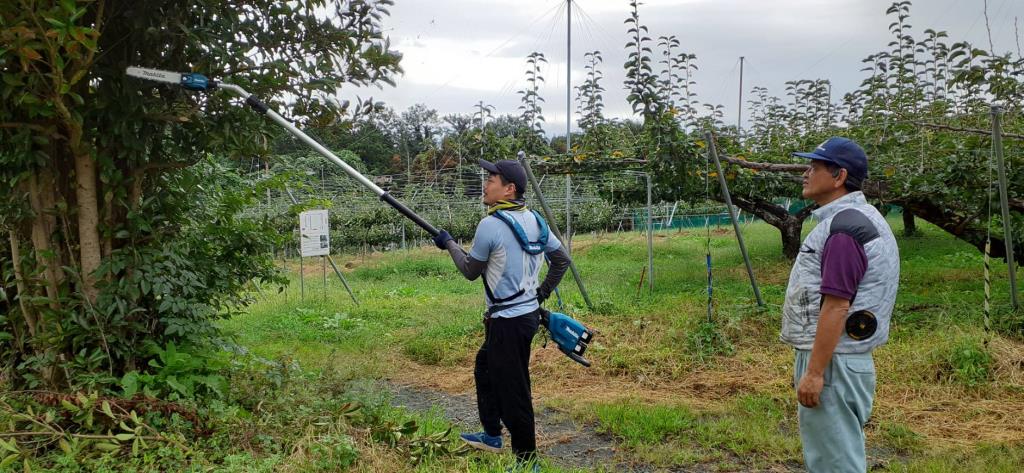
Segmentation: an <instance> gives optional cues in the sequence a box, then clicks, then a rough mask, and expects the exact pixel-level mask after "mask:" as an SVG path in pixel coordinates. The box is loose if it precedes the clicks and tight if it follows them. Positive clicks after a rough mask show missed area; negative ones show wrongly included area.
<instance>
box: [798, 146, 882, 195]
mask: <svg viewBox="0 0 1024 473" xmlns="http://www.w3.org/2000/svg"><path fill="white" fill-rule="evenodd" d="M793 156H800V157H801V158H807V159H816V160H818V161H826V162H830V163H832V164H835V165H837V166H839V167H841V168H843V169H845V170H846V173H847V176H849V178H848V179H849V180H850V183H852V184H857V185H860V184H862V183H863V182H864V179H866V178H867V177H868V155H867V153H865V152H864V148H861V147H860V145H858V144H857V143H856V142H854V141H853V140H851V139H849V138H843V137H839V136H833V137H832V138H829V139H828V140H826V141H825V142H824V143H822V144H820V145H818V147H817V148H815V149H814V151H811V152H810V153H793Z"/></svg>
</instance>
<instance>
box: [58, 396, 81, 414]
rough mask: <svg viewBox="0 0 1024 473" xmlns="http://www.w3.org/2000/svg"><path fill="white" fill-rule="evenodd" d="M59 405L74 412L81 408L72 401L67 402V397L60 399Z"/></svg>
mask: <svg viewBox="0 0 1024 473" xmlns="http://www.w3.org/2000/svg"><path fill="white" fill-rule="evenodd" d="M60 405H61V406H63V407H64V409H67V410H69V411H71V412H75V413H77V412H79V411H81V410H82V409H81V408H79V407H78V406H76V405H74V404H72V403H70V402H68V400H67V399H61V401H60Z"/></svg>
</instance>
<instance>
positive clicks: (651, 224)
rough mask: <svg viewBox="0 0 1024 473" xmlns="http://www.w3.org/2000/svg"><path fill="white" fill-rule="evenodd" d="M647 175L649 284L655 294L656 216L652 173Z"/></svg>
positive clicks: (646, 173)
mask: <svg viewBox="0 0 1024 473" xmlns="http://www.w3.org/2000/svg"><path fill="white" fill-rule="evenodd" d="M644 176H646V177H647V286H648V288H649V289H650V291H651V294H654V216H653V215H651V173H649V172H645V173H644Z"/></svg>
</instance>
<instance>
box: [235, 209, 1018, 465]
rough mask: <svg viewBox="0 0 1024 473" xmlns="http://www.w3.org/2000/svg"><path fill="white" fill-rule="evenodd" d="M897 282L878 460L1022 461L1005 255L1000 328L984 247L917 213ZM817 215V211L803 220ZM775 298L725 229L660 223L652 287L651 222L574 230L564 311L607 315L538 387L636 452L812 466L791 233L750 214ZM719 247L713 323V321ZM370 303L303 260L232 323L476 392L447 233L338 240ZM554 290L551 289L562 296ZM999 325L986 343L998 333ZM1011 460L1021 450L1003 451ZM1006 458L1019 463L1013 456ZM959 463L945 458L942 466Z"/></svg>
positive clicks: (684, 460) (375, 368)
mask: <svg viewBox="0 0 1024 473" xmlns="http://www.w3.org/2000/svg"><path fill="white" fill-rule="evenodd" d="M890 222H891V224H892V226H893V227H894V230H895V231H896V232H897V235H898V239H899V243H900V252H901V261H902V265H901V268H902V270H901V278H900V293H899V298H898V300H897V306H896V310H895V314H894V319H893V327H892V335H891V338H890V341H889V343H888V344H887V345H886V346H885V347H883V348H882V349H880V350H878V351H877V352H876V364H877V366H878V372H879V374H878V383H879V388H878V393H877V399H876V408H875V412H874V416H873V419H872V421H871V422H870V423H869V425H868V428H867V431H868V446H869V452H870V455H871V457H872V460H873V462H874V463H875V464H876V465H879V466H880V468H883V469H889V470H892V471H1019V465H1020V462H1019V461H1018V462H1013V461H1011V460H1013V459H1018V460H1019V459H1020V458H1021V456H1022V455H1024V447H1022V442H1024V433H1022V432H1021V430H1020V428H1019V426H1020V425H1024V374H1022V367H1024V344H1022V343H1021V337H1020V332H1017V333H1016V335H1014V334H1013V332H1012V330H1011V329H1010V328H1011V327H1018V330H1019V327H1020V326H1021V322H1022V321H1024V316H1022V314H1021V313H1020V312H1018V313H1016V314H1014V313H1012V312H1011V311H1010V309H1009V293H1008V291H1009V288H1008V282H1007V271H1006V267H1005V265H1000V264H999V262H998V261H993V263H992V267H993V275H992V279H993V288H992V294H993V324H994V325H995V326H996V327H997V328H999V329H1000V330H1001V331H1002V332H1001V333H1002V334H1003V335H999V334H995V335H993V334H988V333H986V332H985V331H984V329H983V328H982V327H983V323H982V322H983V315H982V304H983V285H982V256H981V255H980V254H979V253H978V252H977V251H976V250H975V249H974V248H972V247H971V246H969V245H967V244H965V243H963V242H960V241H958V240H955V239H953V238H952V237H949V236H948V235H947V234H945V233H944V232H942V231H941V230H939V229H937V228H935V227H932V226H930V225H928V224H925V223H923V222H919V224H918V227H919V230H920V234H919V235H917V236H914V237H908V238H903V237H900V236H899V233H900V232H901V228H900V227H901V225H900V220H899V219H898V218H897V219H890ZM812 226H813V222H810V221H809V222H808V223H807V224H806V225H805V233H806V232H807V231H809V230H810V229H811V228H812ZM742 231H743V233H744V238H745V240H746V243H747V248H748V250H749V253H750V257H751V260H752V265H753V268H754V272H755V275H756V276H757V278H758V284H759V286H760V290H761V293H762V295H763V297H764V300H765V302H766V305H765V307H758V306H757V304H756V302H755V299H754V296H753V291H752V290H751V287H750V282H749V280H748V278H747V274H746V270H745V267H744V264H743V259H742V256H741V254H740V252H739V250H738V248H737V244H736V240H735V236H734V234H733V232H732V229H731V228H729V227H715V228H712V229H711V236H710V244H709V242H708V234H707V231H706V230H705V229H693V230H684V231H677V230H672V231H665V232H658V233H657V234H656V235H655V239H654V240H655V242H654V254H655V258H654V274H653V276H654V290H653V292H652V291H650V290H649V288H648V286H647V278H649V276H650V275H645V276H644V278H645V281H644V283H643V285H642V286H641V285H640V284H639V283H640V277H641V273H642V272H643V268H644V267H645V266H646V264H647V249H646V237H645V236H644V235H643V234H642V233H619V234H599V235H580V236H578V237H577V238H575V239H574V242H573V243H574V244H573V255H574V259H575V261H576V263H577V265H578V267H579V269H580V273H581V274H582V276H583V278H584V281H585V282H586V287H587V290H588V292H589V294H590V298H591V300H592V301H593V302H594V306H595V307H594V309H593V310H591V309H589V308H587V306H586V304H585V303H584V301H583V298H582V297H581V294H580V292H579V291H578V290H577V289H576V286H575V284H574V282H573V281H572V277H571V275H570V274H567V275H566V278H565V280H564V281H563V283H562V285H561V289H562V296H563V299H564V300H565V306H566V309H567V311H568V312H569V313H572V314H573V315H574V316H576V317H577V318H579V319H581V320H583V321H585V322H586V323H587V324H589V325H591V326H592V327H593V328H595V329H597V330H598V336H597V340H596V342H595V343H594V344H592V346H591V348H590V350H589V351H588V353H587V356H588V358H590V359H591V360H592V361H593V362H594V367H593V368H590V369H585V368H582V367H580V366H578V365H575V364H574V363H572V362H571V361H569V360H568V359H567V358H565V357H563V356H562V355H561V354H559V353H557V352H556V351H555V350H554V349H553V348H552V347H551V346H550V344H549V346H548V348H546V349H541V348H540V347H539V345H540V341H539V340H538V341H536V342H535V343H536V344H537V350H535V352H534V353H535V354H534V360H533V363H532V370H533V379H534V392H535V402H536V403H538V404H545V405H549V406H553V407H557V408H560V409H563V410H565V411H567V412H570V413H572V415H573V416H575V417H576V418H578V419H580V420H584V421H587V422H591V423H593V424H594V425H595V426H596V427H597V429H598V430H600V431H603V432H606V433H608V434H610V435H612V436H613V437H614V438H616V439H617V441H618V442H619V443H620V446H621V448H620V453H619V456H620V457H622V458H621V459H622V460H624V461H638V462H643V463H647V464H651V465H655V466H658V467H670V466H673V467H685V466H688V465H698V464H699V465H702V466H704V467H710V468H719V469H722V470H736V469H743V468H771V467H773V466H779V467H789V466H794V465H799V464H800V463H802V458H801V453H800V446H799V434H798V429H797V425H796V419H795V399H794V397H793V395H792V388H791V385H790V383H791V378H792V373H791V370H792V366H791V365H792V353H791V351H790V350H789V349H788V348H787V347H786V346H785V345H783V344H781V343H780V342H778V341H777V334H778V326H779V312H780V307H781V304H782V302H783V297H784V293H785V286H786V282H787V280H788V275H789V268H790V262H789V261H787V260H786V259H785V258H783V257H782V255H781V251H780V248H781V242H780V240H779V234H778V231H777V230H775V229H774V228H772V227H770V226H768V225H766V224H763V223H753V224H748V225H744V226H743V227H742ZM707 246H710V250H711V254H712V261H713V266H712V272H713V277H714V310H713V315H712V322H713V324H708V323H707V292H706V290H707V268H706V266H705V264H704V261H705V258H704V253H705V248H706V247H707ZM334 258H335V261H337V262H338V264H339V265H342V266H344V267H345V268H344V269H343V270H344V271H345V275H346V277H347V278H348V280H349V283H350V284H351V285H352V287H353V289H354V291H355V294H356V297H357V298H358V299H359V301H360V304H359V305H358V306H357V305H355V304H354V303H353V302H352V300H351V299H350V298H349V295H348V293H347V292H346V291H345V290H344V288H343V287H342V285H341V284H340V283H339V282H338V281H337V278H336V277H335V276H334V275H333V273H332V271H331V269H330V267H329V266H328V267H327V285H326V291H325V288H324V282H323V267H322V266H321V263H320V262H319V261H317V260H314V259H307V260H306V263H305V277H304V282H305V284H304V286H305V297H304V298H302V297H301V296H300V289H299V283H298V264H297V262H296V261H289V262H288V265H287V268H288V270H289V272H290V274H291V276H292V284H291V285H289V286H288V287H287V288H286V289H284V291H283V292H280V293H275V292H274V290H272V289H271V288H267V287H264V288H263V293H264V294H262V295H257V297H258V300H257V302H256V303H255V304H254V305H253V306H252V307H251V309H250V310H249V312H248V313H247V314H245V315H243V316H240V317H236V318H235V319H233V320H229V321H225V322H224V323H223V327H224V329H225V330H226V331H227V332H228V333H229V334H230V335H232V336H233V337H234V338H235V340H236V341H237V342H238V343H239V344H241V345H242V346H245V347H247V348H248V349H250V350H252V351H253V352H255V353H256V354H258V355H260V356H263V357H267V358H281V357H287V358H293V359H295V360H297V361H299V362H300V364H301V365H302V366H303V367H304V368H307V369H316V368H318V367H330V368H331V369H332V370H335V371H337V372H340V373H342V374H343V376H346V377H348V378H351V379H362V378H394V379H399V380H403V381H407V382H415V383H419V384H424V385H430V386H433V387H436V388H440V389H447V390H449V391H453V392H466V391H468V390H470V389H471V388H472V386H471V383H472V376H471V372H472V357H473V354H474V353H475V350H476V347H477V346H478V345H479V343H480V341H481V340H482V337H483V327H482V324H481V322H480V320H481V312H482V309H483V296H482V292H483V291H482V288H481V285H480V282H479V281H474V282H470V281H466V280H465V279H463V278H462V277H461V276H460V275H459V274H458V273H457V271H456V270H455V269H454V267H453V266H452V265H451V263H450V260H449V258H448V257H447V254H446V253H442V252H440V251H438V250H436V249H434V248H433V247H422V248H417V249H412V250H408V251H393V252H387V253H371V254H368V255H335V256H334ZM548 305H549V306H553V305H554V301H552V302H551V303H549V304H548ZM986 341H987V343H986ZM1008 459H1009V460H1008ZM1004 465H1017V468H1014V469H1011V470H1006V469H1004ZM943 468H947V469H945V470H944V469H943Z"/></svg>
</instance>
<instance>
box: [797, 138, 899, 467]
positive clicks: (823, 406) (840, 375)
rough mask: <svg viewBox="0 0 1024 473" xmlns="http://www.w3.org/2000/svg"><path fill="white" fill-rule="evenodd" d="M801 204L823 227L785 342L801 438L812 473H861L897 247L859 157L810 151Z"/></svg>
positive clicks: (807, 246)
mask: <svg viewBox="0 0 1024 473" xmlns="http://www.w3.org/2000/svg"><path fill="white" fill-rule="evenodd" d="M794 155H795V156H800V157H803V158H808V159H810V160H811V162H810V167H809V168H808V169H807V171H806V172H804V175H803V196H804V198H807V199H811V200H813V201H814V202H815V203H816V204H818V209H817V210H815V211H814V212H813V215H814V217H815V218H816V219H817V220H818V221H819V223H818V225H817V226H815V227H814V229H813V230H811V233H810V234H808V235H807V238H806V239H805V240H804V241H803V244H802V245H801V247H800V253H799V254H798V255H797V258H796V261H795V262H794V263H793V270H792V272H791V273H790V275H789V285H788V286H787V288H786V300H785V303H784V304H783V307H782V332H781V337H780V338H781V339H782V341H783V342H786V343H788V344H790V345H791V346H793V348H794V350H795V355H796V356H795V358H796V361H795V372H794V377H793V382H794V387H795V388H796V391H797V399H798V401H799V406H798V407H797V411H798V417H799V420H800V438H801V440H802V441H803V452H804V461H805V463H806V465H807V469H808V471H810V472H812V473H817V472H828V473H845V472H850V473H854V472H856V473H864V472H865V471H867V459H866V456H865V453H864V425H865V424H866V423H867V421H868V418H869V417H870V416H871V408H872V404H873V402H874V395H875V365H874V360H873V359H872V357H871V351H872V350H873V349H874V348H876V347H878V346H879V345H882V344H883V343H885V342H886V340H888V338H889V319H890V317H891V316H892V309H893V305H894V304H895V302H896V290H897V288H898V286H899V279H900V265H899V249H898V248H897V246H896V239H895V238H894V237H893V234H892V230H891V229H890V228H889V224H888V223H887V222H886V221H885V218H884V217H882V215H881V214H880V213H879V212H878V210H876V209H875V208H874V207H873V206H872V205H870V204H868V202H867V200H865V198H864V193H863V192H861V186H862V185H863V183H864V180H865V179H866V178H867V175H868V161H867V155H866V154H865V153H864V150H863V149H862V148H861V147H860V146H859V145H857V143H855V142H853V141H852V140H849V139H847V138H839V137H833V138H830V139H828V140H827V141H825V142H824V143H822V144H821V145H819V146H818V147H817V148H816V149H815V150H814V151H812V152H809V153H794Z"/></svg>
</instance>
